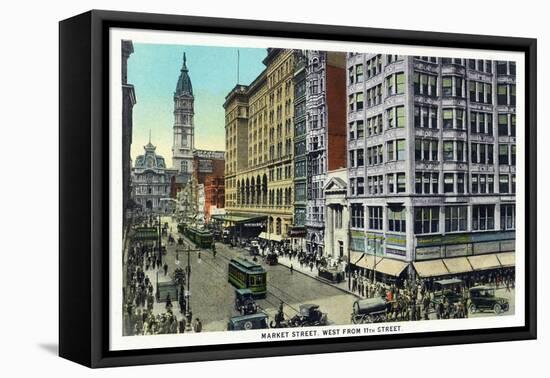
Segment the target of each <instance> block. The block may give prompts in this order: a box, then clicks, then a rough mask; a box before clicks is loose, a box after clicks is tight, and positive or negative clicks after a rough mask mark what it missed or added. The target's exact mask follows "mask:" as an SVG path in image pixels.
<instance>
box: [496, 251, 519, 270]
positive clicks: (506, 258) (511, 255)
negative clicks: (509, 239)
mask: <svg viewBox="0 0 550 378" xmlns="http://www.w3.org/2000/svg"><path fill="white" fill-rule="evenodd" d="M497 258H498V261H500V265H502V266H503V267H504V268H509V267H512V266H516V253H515V252H504V253H499V254H498V255H497Z"/></svg>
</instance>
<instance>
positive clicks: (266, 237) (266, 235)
mask: <svg viewBox="0 0 550 378" xmlns="http://www.w3.org/2000/svg"><path fill="white" fill-rule="evenodd" d="M258 237H259V238H260V239H264V240H273V241H278V242H280V241H281V240H283V237H282V235H277V234H270V233H267V232H261V233H260V235H258Z"/></svg>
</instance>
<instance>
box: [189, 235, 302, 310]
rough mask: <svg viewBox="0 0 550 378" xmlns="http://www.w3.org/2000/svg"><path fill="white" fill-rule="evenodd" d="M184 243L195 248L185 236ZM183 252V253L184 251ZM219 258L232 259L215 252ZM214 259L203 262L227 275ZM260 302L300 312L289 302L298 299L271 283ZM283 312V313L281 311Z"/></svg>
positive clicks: (297, 301)
mask: <svg viewBox="0 0 550 378" xmlns="http://www.w3.org/2000/svg"><path fill="white" fill-rule="evenodd" d="M182 236H183V238H184V240H185V242H186V243H187V244H188V245H189V246H192V247H193V248H197V246H196V244H195V243H194V242H193V241H191V240H189V239H188V238H187V237H186V236H185V235H182ZM203 250H206V249H203ZM184 252H185V251H184ZM218 256H220V257H221V259H222V260H225V261H226V262H231V260H232V258H231V257H228V256H226V255H225V254H224V253H222V252H221V251H219V252H217V253H216V257H218ZM216 257H214V256H212V258H211V262H207V261H206V259H204V262H205V263H206V264H207V265H209V266H211V267H212V268H213V269H214V270H215V271H217V273H218V274H224V275H225V274H226V273H227V267H226V266H224V265H218V264H217V263H212V262H213V261H215V260H216ZM221 264H223V262H221ZM273 289H275V290H277V291H279V295H277V294H275V293H274V291H273ZM218 292H220V290H218ZM267 294H269V295H270V296H271V297H274V298H275V301H278V303H275V302H274V301H273V300H270V299H268V298H267ZM283 296H284V297H287V298H288V300H285V299H284V298H283ZM260 301H265V302H267V303H269V304H270V305H272V306H273V309H277V308H278V307H279V304H280V303H281V302H282V303H283V304H284V305H286V307H288V308H291V309H292V310H293V311H294V312H296V313H299V312H300V310H299V309H298V308H296V307H294V306H293V305H291V304H290V302H294V303H300V301H299V300H298V298H296V297H295V296H293V295H291V294H290V293H288V292H287V291H286V290H283V289H281V288H280V287H278V286H275V285H273V284H272V283H270V282H269V280H268V282H267V290H266V297H265V298H262V299H260ZM258 307H259V308H260V309H262V310H265V311H268V309H267V308H264V307H262V306H260V305H258ZM283 312H284V311H283ZM284 314H285V316H287V317H288V318H290V317H291V315H290V314H287V313H286V312H284Z"/></svg>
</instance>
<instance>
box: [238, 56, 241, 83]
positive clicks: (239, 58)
mask: <svg viewBox="0 0 550 378" xmlns="http://www.w3.org/2000/svg"><path fill="white" fill-rule="evenodd" d="M240 60H241V52H240V50H239V49H237V85H239V79H240V78H239V74H240Z"/></svg>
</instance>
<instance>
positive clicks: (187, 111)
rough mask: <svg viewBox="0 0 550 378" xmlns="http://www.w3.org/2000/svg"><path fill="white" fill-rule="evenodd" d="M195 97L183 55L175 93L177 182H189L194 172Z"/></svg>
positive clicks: (174, 154) (174, 160)
mask: <svg viewBox="0 0 550 378" xmlns="http://www.w3.org/2000/svg"><path fill="white" fill-rule="evenodd" d="M194 107H195V97H194V96H193V86H192V85H191V78H190V77H189V70H188V68H187V58H186V56H185V53H183V64H182V67H181V70H180V76H179V78H178V83H177V85H176V91H175V92H174V127H173V131H174V138H173V145H172V166H173V167H174V169H177V170H178V178H177V181H178V182H180V183H184V182H187V181H188V180H189V178H190V177H191V175H192V172H193V150H194V147H195V124H194V116H195V110H194Z"/></svg>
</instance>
